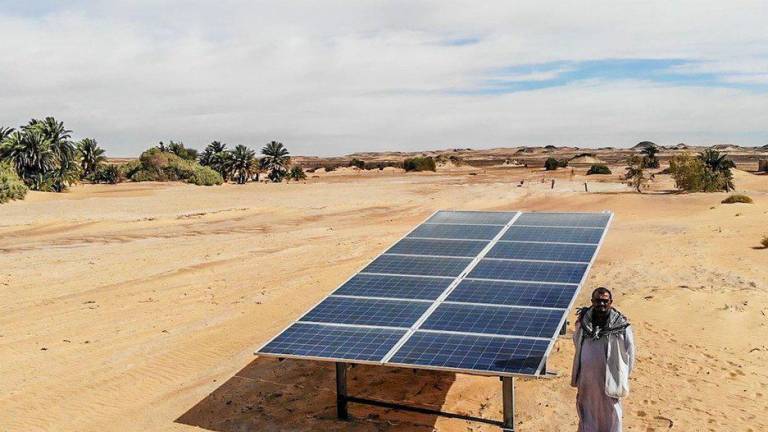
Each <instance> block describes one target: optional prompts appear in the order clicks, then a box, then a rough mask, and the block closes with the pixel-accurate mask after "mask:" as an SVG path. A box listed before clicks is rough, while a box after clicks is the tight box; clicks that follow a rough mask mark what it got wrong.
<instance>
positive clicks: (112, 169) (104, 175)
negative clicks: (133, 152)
mask: <svg viewBox="0 0 768 432" xmlns="http://www.w3.org/2000/svg"><path fill="white" fill-rule="evenodd" d="M91 180H92V181H93V182H94V183H109V184H117V183H120V182H121V181H123V180H125V177H124V176H123V173H122V172H121V171H120V167H119V166H117V165H111V164H110V165H101V166H99V168H98V169H97V170H96V172H95V173H93V175H92V176H91Z"/></svg>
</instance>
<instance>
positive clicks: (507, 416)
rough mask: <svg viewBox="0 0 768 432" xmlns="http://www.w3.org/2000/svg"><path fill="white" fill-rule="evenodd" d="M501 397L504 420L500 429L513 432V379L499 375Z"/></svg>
mask: <svg viewBox="0 0 768 432" xmlns="http://www.w3.org/2000/svg"><path fill="white" fill-rule="evenodd" d="M501 397H502V401H503V408H504V422H503V424H502V426H501V430H502V431H504V432H515V379H514V378H513V377H501Z"/></svg>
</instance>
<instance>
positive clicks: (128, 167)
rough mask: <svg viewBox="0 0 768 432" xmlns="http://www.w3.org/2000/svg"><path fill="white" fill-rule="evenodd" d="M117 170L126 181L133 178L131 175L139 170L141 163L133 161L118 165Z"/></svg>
mask: <svg viewBox="0 0 768 432" xmlns="http://www.w3.org/2000/svg"><path fill="white" fill-rule="evenodd" d="M118 168H119V169H120V175H121V176H122V177H123V178H126V179H129V178H133V175H134V174H136V172H137V171H138V170H140V169H141V161H139V160H133V161H130V162H126V163H123V164H120V165H118Z"/></svg>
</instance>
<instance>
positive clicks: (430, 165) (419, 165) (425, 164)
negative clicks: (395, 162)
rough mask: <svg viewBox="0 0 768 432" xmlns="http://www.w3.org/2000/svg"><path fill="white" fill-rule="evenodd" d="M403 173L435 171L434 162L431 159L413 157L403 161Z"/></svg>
mask: <svg viewBox="0 0 768 432" xmlns="http://www.w3.org/2000/svg"><path fill="white" fill-rule="evenodd" d="M403 168H404V169H405V172H408V171H435V170H436V166H435V160H434V159H432V158H431V157H429V156H427V157H415V158H409V159H406V160H404V161H403Z"/></svg>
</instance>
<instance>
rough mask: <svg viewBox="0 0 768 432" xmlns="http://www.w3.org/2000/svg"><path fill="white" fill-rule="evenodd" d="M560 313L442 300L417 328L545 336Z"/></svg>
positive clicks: (546, 336)
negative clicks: (445, 301) (444, 301)
mask: <svg viewBox="0 0 768 432" xmlns="http://www.w3.org/2000/svg"><path fill="white" fill-rule="evenodd" d="M562 316H563V311H562V310H558V309H539V308H521V307H508V306H490V307H489V306H479V305H467V304H455V303H443V304H441V305H440V306H438V307H437V309H436V310H435V311H434V312H432V315H430V316H429V318H428V319H427V321H426V322H425V323H424V324H422V325H421V327H419V328H422V329H427V330H446V331H454V332H463V333H484V334H492V335H506V336H529V337H539V338H549V337H550V336H552V335H553V334H554V333H555V332H556V331H557V330H558V329H559V324H560V318H561V317H562Z"/></svg>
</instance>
